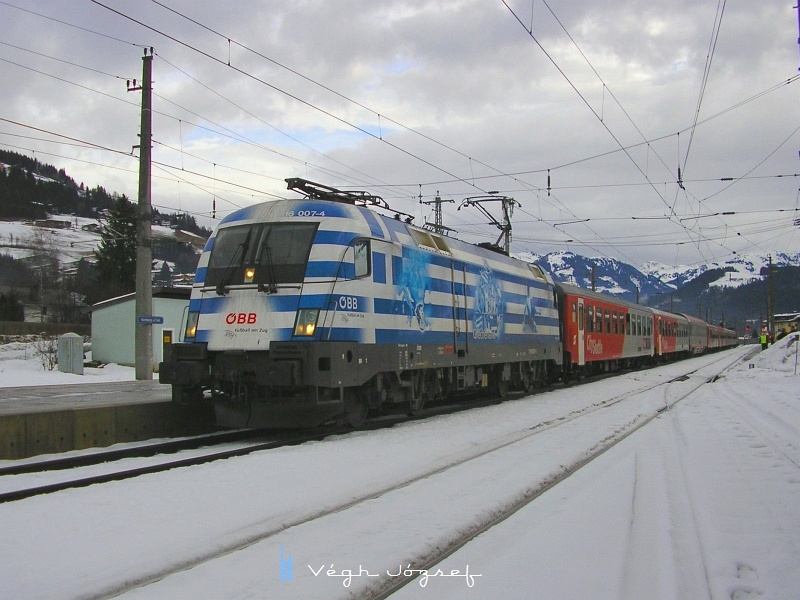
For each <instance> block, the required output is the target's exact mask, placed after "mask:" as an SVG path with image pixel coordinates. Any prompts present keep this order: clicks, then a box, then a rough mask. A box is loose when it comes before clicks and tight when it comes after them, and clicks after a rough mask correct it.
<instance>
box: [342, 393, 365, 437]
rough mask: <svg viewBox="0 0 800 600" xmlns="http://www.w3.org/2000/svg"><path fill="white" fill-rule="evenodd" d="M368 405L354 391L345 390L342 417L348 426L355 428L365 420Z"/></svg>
mask: <svg viewBox="0 0 800 600" xmlns="http://www.w3.org/2000/svg"><path fill="white" fill-rule="evenodd" d="M368 412H369V406H367V403H366V402H364V400H363V399H362V398H361V396H360V395H359V394H357V393H356V392H354V391H349V390H348V391H346V392H345V398H344V419H345V421H346V422H347V424H348V425H350V427H353V428H354V429H357V428H359V427H361V426H362V425H363V424H364V422H365V421H366V420H367V413H368Z"/></svg>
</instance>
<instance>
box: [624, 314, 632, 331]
mask: <svg viewBox="0 0 800 600" xmlns="http://www.w3.org/2000/svg"><path fill="white" fill-rule="evenodd" d="M630 334H631V313H625V335H630Z"/></svg>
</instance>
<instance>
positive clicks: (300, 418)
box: [159, 179, 563, 427]
mask: <svg viewBox="0 0 800 600" xmlns="http://www.w3.org/2000/svg"><path fill="white" fill-rule="evenodd" d="M287 183H288V184H289V189H294V190H298V191H301V192H303V193H305V194H306V197H305V198H304V199H299V200H278V201H274V202H267V203H263V204H258V205H255V206H251V207H247V208H243V209H241V210H239V211H237V212H234V213H232V214H231V215H229V216H228V217H226V218H225V219H224V220H223V221H222V222H221V223H220V224H219V226H218V227H217V229H216V231H215V232H214V234H213V235H212V237H211V238H210V239H209V240H208V243H207V244H206V247H205V249H204V251H203V254H202V256H201V258H200V262H199V265H198V269H197V273H196V275H195V282H194V285H193V289H192V295H191V299H190V302H189V307H188V314H187V318H186V328H185V333H184V338H183V341H182V342H181V343H177V344H173V346H172V348H171V351H170V356H169V358H168V360H166V361H165V362H163V363H161V365H160V369H159V379H160V381H161V382H162V383H165V384H170V385H171V386H172V397H173V400H174V401H175V402H178V403H197V402H202V401H204V400H206V399H211V400H212V401H213V403H214V408H215V412H216V418H217V422H218V423H219V424H220V425H222V426H227V427H298V426H315V425H319V424H322V423H325V422H330V421H334V422H336V421H339V422H347V423H349V424H351V425H355V426H357V425H359V424H361V423H362V422H363V420H364V419H365V418H366V416H367V414H368V413H370V412H372V413H382V412H393V411H406V412H412V413H413V412H417V411H419V410H421V409H422V408H423V407H424V406H425V405H426V404H428V403H430V402H433V401H437V400H441V399H443V398H446V397H449V396H453V395H457V394H461V393H468V392H474V391H478V390H481V389H487V388H488V389H491V390H492V391H494V392H495V393H497V394H498V395H500V396H501V397H502V396H504V395H505V394H506V393H508V391H509V390H510V389H520V390H526V391H529V390H531V389H532V388H534V387H536V386H538V385H546V384H548V383H550V382H552V381H555V380H556V379H558V378H559V377H560V371H561V365H562V361H563V348H562V344H561V339H560V331H559V316H558V308H557V306H556V299H555V288H554V283H553V280H552V278H551V277H550V275H549V274H547V273H546V272H544V271H543V270H542V269H540V268H539V267H538V266H537V265H533V264H529V263H526V262H523V261H519V260H516V259H513V258H510V257H509V256H507V255H506V254H504V253H502V252H498V251H495V250H493V249H491V248H486V247H481V246H476V245H472V244H468V243H466V242H462V241H459V240H456V239H453V238H449V237H446V236H444V235H442V234H440V233H437V232H436V231H435V230H433V231H432V230H429V229H425V228H421V227H416V226H414V225H412V224H411V223H410V219H409V218H404V217H408V215H403V213H398V212H396V211H394V212H395V214H394V216H389V215H384V214H382V213H380V212H377V211H376V210H373V209H374V208H376V207H377V208H384V209H388V206H387V205H386V204H385V202H383V200H382V199H381V198H379V197H376V196H370V195H367V194H365V193H363V192H343V191H340V190H336V189H334V188H329V187H327V186H323V185H320V184H315V183H313V182H309V181H306V180H302V179H288V180H287Z"/></svg>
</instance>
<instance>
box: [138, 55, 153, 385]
mask: <svg viewBox="0 0 800 600" xmlns="http://www.w3.org/2000/svg"><path fill="white" fill-rule="evenodd" d="M142 63H143V66H142V122H141V134H140V136H139V204H138V213H137V218H136V317H137V323H136V340H135V341H136V379H137V380H151V379H153V327H152V325H150V324H140V323H139V322H138V317H150V316H152V315H153V282H152V278H153V274H152V269H153V253H152V248H151V247H150V236H151V230H150V221H151V215H152V208H151V199H150V189H151V187H150V151H151V144H152V142H151V137H152V136H151V130H152V116H153V114H152V92H153V82H152V73H153V52H152V48H151V49H150V54H149V55H148V53H147V49H146V48H145V51H144V56H143V57H142Z"/></svg>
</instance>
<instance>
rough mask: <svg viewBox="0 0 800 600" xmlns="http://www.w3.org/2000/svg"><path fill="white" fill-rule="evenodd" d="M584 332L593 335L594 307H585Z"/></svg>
mask: <svg viewBox="0 0 800 600" xmlns="http://www.w3.org/2000/svg"><path fill="white" fill-rule="evenodd" d="M586 331H588V332H589V333H594V307H592V306H587V307H586Z"/></svg>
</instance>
